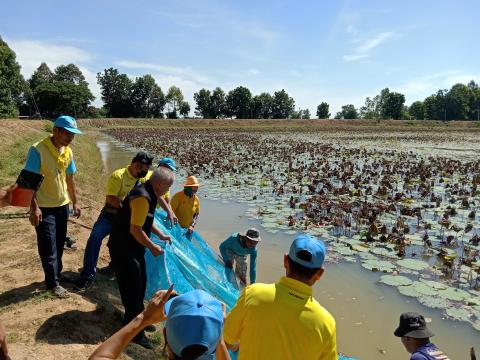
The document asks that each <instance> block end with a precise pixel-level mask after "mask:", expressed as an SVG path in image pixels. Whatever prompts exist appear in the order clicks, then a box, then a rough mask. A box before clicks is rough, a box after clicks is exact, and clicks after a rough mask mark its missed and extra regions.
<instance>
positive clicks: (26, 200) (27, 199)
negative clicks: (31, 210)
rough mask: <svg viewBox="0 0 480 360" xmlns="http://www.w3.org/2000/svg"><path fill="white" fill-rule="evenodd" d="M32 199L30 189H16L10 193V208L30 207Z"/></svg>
mask: <svg viewBox="0 0 480 360" xmlns="http://www.w3.org/2000/svg"><path fill="white" fill-rule="evenodd" d="M32 198H33V190H32V189H24V188H21V187H18V186H17V187H16V188H15V190H13V193H12V202H11V205H12V206H22V207H30V203H31V202H32Z"/></svg>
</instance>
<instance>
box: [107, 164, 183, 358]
mask: <svg viewBox="0 0 480 360" xmlns="http://www.w3.org/2000/svg"><path fill="white" fill-rule="evenodd" d="M173 180H174V175H173V171H171V170H170V169H167V168H165V167H159V168H157V169H155V170H154V171H153V173H152V176H151V177H150V179H148V180H147V182H145V184H141V185H139V186H136V187H134V188H133V189H132V191H130V193H129V194H128V195H127V197H126V198H125V199H124V200H123V201H122V206H121V207H120V208H119V211H118V214H117V216H116V217H115V220H114V224H113V228H112V233H111V235H110V239H109V240H108V248H109V250H110V258H111V259H112V265H113V268H114V270H115V275H116V277H117V282H118V288H119V290H120V296H121V299H122V304H123V306H124V307H125V315H124V317H123V320H124V323H125V324H128V323H129V322H130V321H131V320H132V319H134V318H135V317H136V316H137V315H138V314H140V313H141V312H142V311H143V309H144V306H143V299H144V297H145V290H146V284H147V274H146V269H145V248H147V249H148V250H149V251H150V252H151V253H152V254H153V256H159V255H161V254H162V253H163V250H162V248H161V247H160V246H159V245H158V244H155V243H154V242H152V241H151V240H150V235H151V233H154V234H155V235H157V236H158V237H159V238H160V239H161V240H164V241H169V242H171V239H170V236H167V235H165V234H163V233H162V232H161V231H160V230H159V229H158V228H157V227H156V226H155V224H154V220H155V210H156V207H157V198H159V197H161V196H162V195H164V194H165V193H166V192H167V191H168V189H169V188H170V186H171V185H172V183H173ZM133 341H134V342H136V343H137V344H139V345H141V346H143V347H145V348H148V349H151V348H152V345H151V344H150V342H149V340H148V338H147V337H146V336H145V333H144V332H143V331H141V332H140V333H139V334H138V335H137V336H136V337H135V338H134V339H133Z"/></svg>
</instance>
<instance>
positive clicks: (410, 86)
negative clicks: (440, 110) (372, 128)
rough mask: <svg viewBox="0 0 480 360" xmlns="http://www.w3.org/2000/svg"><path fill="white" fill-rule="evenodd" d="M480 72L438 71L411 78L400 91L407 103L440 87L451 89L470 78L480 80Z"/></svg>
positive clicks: (402, 85)
mask: <svg viewBox="0 0 480 360" xmlns="http://www.w3.org/2000/svg"><path fill="white" fill-rule="evenodd" d="M479 79H480V73H476V74H475V73H466V72H464V71H460V70H449V71H442V72H437V73H434V74H431V75H425V76H420V77H417V78H413V79H410V80H408V81H406V82H404V83H403V84H401V85H400V87H399V88H398V91H400V92H401V93H404V94H405V97H406V98H407V103H410V102H412V101H416V100H423V99H424V98H426V97H427V96H429V95H432V94H433V93H436V92H437V91H438V90H439V89H450V88H451V87H452V86H453V85H455V84H457V83H462V84H467V83H468V82H469V81H470V80H475V81H477V82H478V81H479Z"/></svg>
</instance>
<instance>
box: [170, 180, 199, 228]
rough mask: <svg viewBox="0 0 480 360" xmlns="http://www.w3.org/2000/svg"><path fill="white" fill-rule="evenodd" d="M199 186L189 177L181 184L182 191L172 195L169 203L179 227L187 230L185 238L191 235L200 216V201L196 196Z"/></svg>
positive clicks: (196, 181)
mask: <svg viewBox="0 0 480 360" xmlns="http://www.w3.org/2000/svg"><path fill="white" fill-rule="evenodd" d="M199 186H200V184H199V182H198V180H197V178H196V177H195V176H193V175H192V176H189V177H188V178H187V181H186V182H185V184H183V191H179V192H178V193H176V194H175V195H173V198H172V201H171V202H170V205H171V207H172V210H173V212H174V213H175V215H176V216H177V218H178V222H179V223H180V226H181V227H183V228H185V229H187V236H190V235H191V234H192V233H193V231H194V229H195V225H196V223H197V219H198V215H199V214H200V200H199V199H198V196H197V195H196V193H197V191H198V187H199Z"/></svg>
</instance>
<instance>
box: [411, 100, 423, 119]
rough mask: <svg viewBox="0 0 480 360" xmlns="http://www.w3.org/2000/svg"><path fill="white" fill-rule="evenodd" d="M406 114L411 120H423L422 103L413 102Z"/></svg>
mask: <svg viewBox="0 0 480 360" xmlns="http://www.w3.org/2000/svg"><path fill="white" fill-rule="evenodd" d="M408 113H409V114H410V116H411V117H412V118H413V119H416V120H423V119H425V105H424V104H423V102H422V101H415V102H413V103H412V105H410V108H409V109H408Z"/></svg>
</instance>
